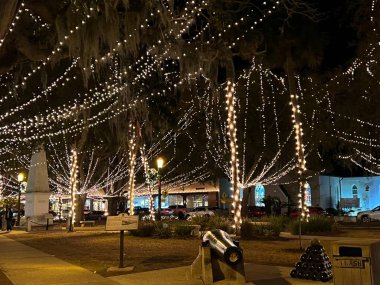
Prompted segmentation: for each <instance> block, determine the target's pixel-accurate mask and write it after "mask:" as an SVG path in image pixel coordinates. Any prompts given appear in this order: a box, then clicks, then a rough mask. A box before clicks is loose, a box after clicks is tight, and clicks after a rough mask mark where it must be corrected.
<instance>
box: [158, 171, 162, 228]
mask: <svg viewBox="0 0 380 285" xmlns="http://www.w3.org/2000/svg"><path fill="white" fill-rule="evenodd" d="M157 174H158V213H157V218H158V220H159V221H161V175H160V168H158V170H157Z"/></svg>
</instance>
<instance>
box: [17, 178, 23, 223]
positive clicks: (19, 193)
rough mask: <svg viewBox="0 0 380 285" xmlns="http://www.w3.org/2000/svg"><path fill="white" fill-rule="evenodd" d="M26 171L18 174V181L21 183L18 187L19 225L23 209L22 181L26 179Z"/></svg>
mask: <svg viewBox="0 0 380 285" xmlns="http://www.w3.org/2000/svg"><path fill="white" fill-rule="evenodd" d="M24 178H25V176H24V173H22V172H20V173H19V174H18V175H17V181H18V183H19V187H18V200H17V225H18V226H20V216H21V215H20V211H21V188H22V182H23V181H24Z"/></svg>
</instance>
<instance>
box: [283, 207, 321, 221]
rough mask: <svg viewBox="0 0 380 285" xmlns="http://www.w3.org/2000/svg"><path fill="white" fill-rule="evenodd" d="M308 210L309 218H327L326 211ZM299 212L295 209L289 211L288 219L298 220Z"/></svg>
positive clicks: (316, 208)
mask: <svg viewBox="0 0 380 285" xmlns="http://www.w3.org/2000/svg"><path fill="white" fill-rule="evenodd" d="M308 209H309V215H310V217H313V216H327V213H326V211H325V210H324V209H323V208H321V207H308ZM300 214H301V213H300V210H299V209H298V208H297V209H293V210H292V211H290V213H289V217H291V218H293V219H298V218H299V216H300Z"/></svg>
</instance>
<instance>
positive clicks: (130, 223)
mask: <svg viewBox="0 0 380 285" xmlns="http://www.w3.org/2000/svg"><path fill="white" fill-rule="evenodd" d="M138 223H139V216H128V215H126V214H120V215H119V216H108V217H107V223H106V231H128V230H137V228H138Z"/></svg>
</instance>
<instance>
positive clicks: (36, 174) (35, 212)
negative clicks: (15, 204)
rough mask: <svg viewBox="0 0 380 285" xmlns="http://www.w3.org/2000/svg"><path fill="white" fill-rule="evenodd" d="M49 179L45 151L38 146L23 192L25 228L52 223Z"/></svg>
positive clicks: (46, 225)
mask: <svg viewBox="0 0 380 285" xmlns="http://www.w3.org/2000/svg"><path fill="white" fill-rule="evenodd" d="M49 197H50V190H49V181H48V170H47V163H46V153H45V150H44V148H43V146H40V147H39V148H38V149H37V150H36V152H35V153H34V154H33V155H32V158H31V161H30V166H29V175H28V183H27V186H26V192H25V217H26V221H27V230H28V231H30V230H31V228H32V227H48V225H49V224H52V223H53V220H52V215H50V214H49Z"/></svg>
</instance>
